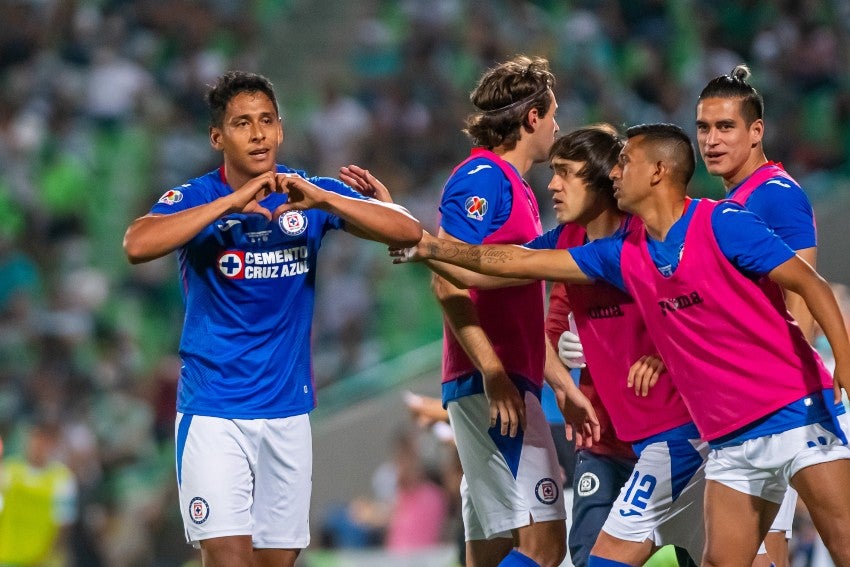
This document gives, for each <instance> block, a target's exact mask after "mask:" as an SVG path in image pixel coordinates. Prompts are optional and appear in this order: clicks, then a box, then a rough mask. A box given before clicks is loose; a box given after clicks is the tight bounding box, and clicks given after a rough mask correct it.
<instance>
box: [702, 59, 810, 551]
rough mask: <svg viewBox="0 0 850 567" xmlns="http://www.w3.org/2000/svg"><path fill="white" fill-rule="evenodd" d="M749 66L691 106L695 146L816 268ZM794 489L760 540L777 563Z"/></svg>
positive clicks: (805, 208) (799, 204) (791, 306)
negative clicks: (770, 152)
mask: <svg viewBox="0 0 850 567" xmlns="http://www.w3.org/2000/svg"><path fill="white" fill-rule="evenodd" d="M749 77H750V70H749V68H747V66H746V65H738V66H736V67H735V68H734V69H733V70H732V72H731V73H729V74H728V75H720V76H718V77H715V78H714V79H712V80H711V81H710V82H709V83H708V84H707V85H706V86H705V88H704V89H703V90H702V92H701V93H700V96H699V99H698V102H697V107H696V129H697V146H698V148H699V152H700V155H701V156H702V160H703V162H704V163H705V166H706V168H707V169H708V172H709V173H711V174H712V175H716V176H718V177H720V178H721V179H722V180H723V185H724V187H725V189H726V197H727V198H728V199H731V200H733V201H735V202H737V203H740V204H742V205H744V206H745V207H746V208H747V209H748V210H750V211H752V212H753V213H755V214H757V215H758V216H759V217H761V219H762V220H763V221H764V222H765V224H767V226H769V227H770V228H772V229H773V231H774V232H776V234H777V235H779V237H780V238H782V240H784V241H785V243H786V244H787V245H788V246H789V247H790V248H791V249H792V250H794V251H795V252H796V253H797V255H798V256H800V257H801V258H802V259H803V260H805V261H806V262H808V263H809V264H811V266H812V267H816V265H817V264H816V260H817V236H816V231H815V219H814V212H813V210H812V205H811V203H810V202H809V199H808V197H807V196H806V194H805V193H804V192H803V190H802V189H801V188H800V185H799V184H798V183H797V182H796V181H795V180H794V179H793V178H792V177H791V176H790V175H788V173H786V172H785V170H784V169H783V167H782V164H780V163H775V162H772V161H768V160H767V157H766V156H765V153H764V147H763V144H762V139H763V136H764V129H765V124H764V100H763V98H762V96H761V94H760V93H759V92H758V91H757V90H756V89H755V88H753V86H752V85H750V84H749V83H748V82H747V79H748V78H749ZM785 303H786V305H787V306H788V311H789V312H790V313H791V315H792V316H793V317H794V319H795V320H796V321H797V324H799V325H800V328H801V329H802V330H803V334H804V335H805V336H806V339H808V340H809V341H810V342H811V340H812V338H813V335H814V321H813V320H812V317H811V314H810V313H809V311H808V309H807V308H806V304H805V303H804V302H803V300H802V298H801V297H800V296H799V295H797V294H795V293H792V292H786V293H785ZM796 502H797V493H796V492H795V491H794V489H793V488H789V489H788V492H787V494H786V496H785V500H784V501H783V502H782V507H781V509H780V511H779V513H778V514H777V516H776V520H775V521H774V524H773V526H772V527H771V530H770V533H769V534H768V536H767V538H766V539H765V544H766V546H767V551H768V554H769V555H770V558H771V559H772V560H773V562H774V563H775V564H776V566H777V567H786V566H787V565H788V559H789V558H788V539H790V538H791V528H792V523H793V519H794V509H795V505H796Z"/></svg>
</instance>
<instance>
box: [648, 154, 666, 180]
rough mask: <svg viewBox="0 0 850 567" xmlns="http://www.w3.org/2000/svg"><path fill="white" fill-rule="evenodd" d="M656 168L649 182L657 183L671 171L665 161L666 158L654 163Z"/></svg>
mask: <svg viewBox="0 0 850 567" xmlns="http://www.w3.org/2000/svg"><path fill="white" fill-rule="evenodd" d="M653 165H654V166H655V169H654V170H653V171H652V176H651V177H650V178H649V182H650V184H652V185H657V184H658V183H659V182H660V181H661V180H662V179H663V178H664V177H665V176H667V174H669V173H670V168H669V166H668V165H667V164H666V163H665V162H664V160H658V161H656V162H655V163H654V164H653Z"/></svg>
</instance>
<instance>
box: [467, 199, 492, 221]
mask: <svg viewBox="0 0 850 567" xmlns="http://www.w3.org/2000/svg"><path fill="white" fill-rule="evenodd" d="M464 207H465V208H466V216H467V217H469V218H471V219H474V220H477V221H480V220H484V215H486V214H487V199H484V198H483V197H477V196H472V197H469V198H468V199H467V200H466V202H465V203H464Z"/></svg>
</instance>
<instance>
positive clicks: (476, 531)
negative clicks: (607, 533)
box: [448, 392, 567, 541]
mask: <svg viewBox="0 0 850 567" xmlns="http://www.w3.org/2000/svg"><path fill="white" fill-rule="evenodd" d="M524 397H525V414H526V428H525V430H524V431H521V432H520V434H518V435H517V436H516V437H514V438H511V437H508V436H503V435H501V434H500V432H499V429H498V426H497V427H496V428H493V429H490V409H489V405H488V403H487V397H486V396H485V395H484V394H474V395H471V396H464V397H462V398H459V399H457V400H453V401H451V402H449V404H448V411H449V419H450V421H451V424H452V429H453V430H454V434H455V440H456V443H457V449H458V455H459V456H460V462H461V465H462V467H463V472H464V475H463V480H462V482H461V496H462V501H463V525H464V531H465V534H466V540H467V541H473V540H483V539H490V538H494V537H510V536H511V530H513V529H515V528H520V527H523V526H527V525H529V524H531V521H532V519H533V520H534V521H535V522H546V521H551V520H561V521H563V520H566V518H567V512H566V509H565V508H564V495H563V491H562V490H561V486H563V482H562V479H561V474H562V473H561V465H560V464H559V463H558V457H557V455H556V454H555V445H554V443H553V441H552V433H551V430H550V428H549V423H548V422H547V421H546V417H545V416H544V415H543V409H542V408H541V407H540V400H539V399H538V398H537V397H536V396H535V395H534V394H532V393H530V392H526V393H525V396H524ZM491 434H492V435H493V436H491ZM494 439H495V440H494ZM496 440H497V441H498V444H497V441H496Z"/></svg>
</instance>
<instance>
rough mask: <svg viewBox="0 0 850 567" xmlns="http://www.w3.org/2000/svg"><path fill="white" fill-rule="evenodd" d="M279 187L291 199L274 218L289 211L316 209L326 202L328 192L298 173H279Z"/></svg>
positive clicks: (276, 210)
mask: <svg viewBox="0 0 850 567" xmlns="http://www.w3.org/2000/svg"><path fill="white" fill-rule="evenodd" d="M277 187H278V189H279V190H280V191H281V192H282V193H286V194H287V196H288V197H289V198H288V199H287V201H286V203H284V204H282V205H281V206H279V207H278V208H276V209H275V210H274V212H273V213H272V216H273V217H274V218H278V217H279V216H280V215H282V214H283V213H285V212H287V211H303V210H305V209H312V208H315V207H316V206H317V205H319V204H320V203H322V202H323V201H324V197H325V195H326V194H327V191H325V190H324V189H322V188H321V187H319V186H318V185H315V184H313V183H311V182H309V181H307V180H306V179H304V178H303V177H301V176H300V175H298V174H297V173H278V174H277Z"/></svg>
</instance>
